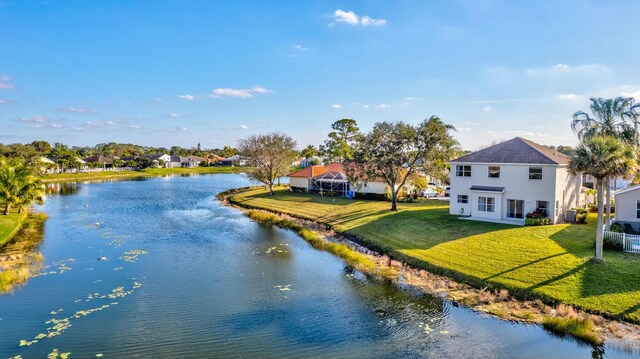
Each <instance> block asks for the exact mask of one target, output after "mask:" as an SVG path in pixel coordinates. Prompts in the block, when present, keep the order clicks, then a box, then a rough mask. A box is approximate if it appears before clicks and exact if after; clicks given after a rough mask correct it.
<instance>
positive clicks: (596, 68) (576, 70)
mask: <svg viewBox="0 0 640 359" xmlns="http://www.w3.org/2000/svg"><path fill="white" fill-rule="evenodd" d="M608 72H611V69H610V68H609V67H608V66H605V65H600V64H585V65H577V66H572V65H567V64H557V65H552V66H547V67H536V68H530V69H527V70H526V71H525V73H526V75H527V76H529V77H540V76H558V75H580V74H586V75H589V74H602V73H608Z"/></svg>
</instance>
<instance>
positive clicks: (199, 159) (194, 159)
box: [187, 156, 209, 167]
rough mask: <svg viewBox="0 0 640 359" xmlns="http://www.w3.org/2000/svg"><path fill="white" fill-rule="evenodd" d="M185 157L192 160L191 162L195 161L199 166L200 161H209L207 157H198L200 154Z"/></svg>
mask: <svg viewBox="0 0 640 359" xmlns="http://www.w3.org/2000/svg"><path fill="white" fill-rule="evenodd" d="M187 158H188V159H189V160H190V161H193V162H195V163H197V164H198V166H200V163H202V162H206V163H207V164H208V163H209V160H208V159H206V158H204V157H200V156H187ZM194 167H197V166H194Z"/></svg>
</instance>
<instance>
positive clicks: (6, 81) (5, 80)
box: [0, 74, 15, 90]
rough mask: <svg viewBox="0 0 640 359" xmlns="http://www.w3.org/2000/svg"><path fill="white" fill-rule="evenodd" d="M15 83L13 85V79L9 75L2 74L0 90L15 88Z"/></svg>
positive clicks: (0, 76)
mask: <svg viewBox="0 0 640 359" xmlns="http://www.w3.org/2000/svg"><path fill="white" fill-rule="evenodd" d="M14 87H15V86H13V83H11V77H9V75H4V74H0V89H1V90H9V89H12V88H14Z"/></svg>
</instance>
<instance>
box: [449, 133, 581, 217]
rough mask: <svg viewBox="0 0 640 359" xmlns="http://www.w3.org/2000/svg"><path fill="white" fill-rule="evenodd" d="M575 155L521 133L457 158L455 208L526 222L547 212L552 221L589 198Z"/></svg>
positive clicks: (474, 214) (455, 211) (459, 212)
mask: <svg viewBox="0 0 640 359" xmlns="http://www.w3.org/2000/svg"><path fill="white" fill-rule="evenodd" d="M568 165H569V157H567V156H566V155H564V154H562V153H559V152H557V151H554V150H551V149H549V148H547V147H544V146H541V145H539V144H537V143H534V142H531V141H529V140H526V139H524V138H520V137H516V138H514V139H511V140H509V141H505V142H502V143H499V144H497V145H494V146H491V147H488V148H485V149H482V150H479V151H476V152H473V153H470V154H468V155H466V156H462V157H460V158H457V159H455V160H453V161H451V192H450V193H451V206H450V210H449V213H451V214H454V215H463V216H468V217H470V219H478V220H486V221H492V222H504V223H514V224H524V218H525V215H526V214H527V213H529V212H533V211H534V210H536V209H541V210H544V211H546V213H547V216H548V217H549V219H550V220H551V222H552V223H558V222H561V221H563V219H564V216H563V215H564V213H565V211H566V210H568V209H571V208H576V207H580V206H581V205H582V202H583V199H582V197H583V195H582V194H581V190H582V177H581V176H574V175H571V174H570V173H569V170H568Z"/></svg>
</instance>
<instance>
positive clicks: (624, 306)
mask: <svg viewBox="0 0 640 359" xmlns="http://www.w3.org/2000/svg"><path fill="white" fill-rule="evenodd" d="M231 201H232V202H234V203H235V204H237V205H240V206H245V207H249V208H258V209H265V210H269V211H275V212H279V213H284V214H288V215H292V216H296V217H300V218H304V219H310V220H314V221H317V222H320V223H324V224H327V225H330V226H331V227H332V228H333V229H335V230H336V231H338V232H341V233H344V234H346V235H348V236H350V237H352V238H355V239H357V240H358V241H360V242H361V243H363V244H365V245H367V246H368V247H370V248H372V249H375V250H378V251H381V252H384V253H385V254H388V255H390V256H391V257H393V258H395V259H398V260H401V261H404V262H406V263H409V264H411V265H414V266H416V267H420V268H424V269H427V270H430V271H432V272H434V273H437V274H442V275H445V276H449V277H451V278H453V279H456V280H458V281H462V282H465V283H468V284H471V285H473V286H476V287H479V288H484V287H485V286H489V287H491V288H494V287H495V288H506V289H508V290H509V291H510V292H511V293H513V294H514V295H516V296H518V297H521V298H523V297H526V298H541V299H543V300H545V301H547V302H564V303H568V304H571V305H575V306H577V307H581V308H585V309H587V310H591V311H594V312H600V313H603V314H606V315H608V316H611V317H617V318H623V319H626V320H631V321H636V322H640V255H635V254H628V253H622V252H611V251H606V252H605V256H604V259H605V262H604V263H602V264H593V263H591V262H590V260H591V258H592V257H593V251H594V249H593V248H594V247H593V246H594V240H595V218H593V217H589V224H587V225H573V224H572V225H569V224H558V225H551V226H540V227H514V226H508V225H500V224H493V223H483V222H474V221H466V220H461V219H459V218H458V217H456V216H452V215H449V213H448V210H449V207H448V203H446V202H441V201H437V200H428V201H423V202H419V203H401V204H400V205H399V211H398V212H390V211H389V208H390V204H389V203H388V202H378V201H361V200H348V199H343V198H333V197H324V198H323V197H320V196H318V195H305V194H297V193H291V192H288V191H286V190H282V189H281V190H278V191H277V192H276V195H275V196H269V195H268V194H267V193H266V192H265V191H264V190H262V189H251V190H248V191H243V192H240V193H237V194H235V195H233V196H232V197H231Z"/></svg>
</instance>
